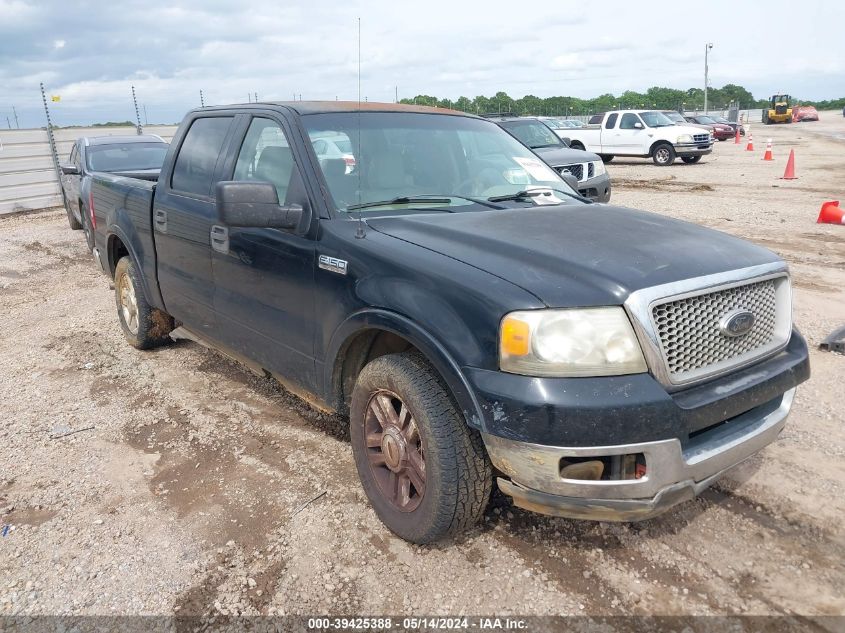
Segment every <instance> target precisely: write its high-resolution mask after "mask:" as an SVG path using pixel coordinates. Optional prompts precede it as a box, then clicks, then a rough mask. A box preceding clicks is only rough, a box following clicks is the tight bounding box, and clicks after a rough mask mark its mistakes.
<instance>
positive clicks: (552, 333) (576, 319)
mask: <svg viewBox="0 0 845 633" xmlns="http://www.w3.org/2000/svg"><path fill="white" fill-rule="evenodd" d="M499 366H500V368H501V370H502V371H506V372H510V373H512V374H522V375H525V376H561V377H562V376H618V375H621V374H637V373H642V372H644V371H647V367H646V364H645V359H644V358H643V353H642V350H641V349H640V344H639V342H638V341H637V337H636V336H635V335H634V329H633V328H632V327H631V322H630V321H629V320H628V315H627V314H625V311H624V310H623V309H622V308H621V307H605V308H572V309H560V310H526V311H521V312H511V313H510V314H507V315H505V318H504V319H502V324H501V328H500V332H499Z"/></svg>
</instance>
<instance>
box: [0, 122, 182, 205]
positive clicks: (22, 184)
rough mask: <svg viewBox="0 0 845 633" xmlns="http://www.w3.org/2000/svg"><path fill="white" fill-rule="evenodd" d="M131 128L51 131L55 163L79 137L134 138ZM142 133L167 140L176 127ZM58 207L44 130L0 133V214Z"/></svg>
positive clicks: (147, 129)
mask: <svg viewBox="0 0 845 633" xmlns="http://www.w3.org/2000/svg"><path fill="white" fill-rule="evenodd" d="M136 133H137V132H136V129H135V128H134V127H74V128H53V136H54V138H55V140H56V151H57V152H58V155H59V162H65V161H66V160H67V157H68V155H69V154H70V150H71V147H72V146H73V142H74V141H75V140H76V139H78V138H79V137H81V136H116V135H134V134H136ZM144 133H145V134H158V135H159V136H161V137H162V138H163V139H164V140H166V141H169V140H170V139H171V138H173V135H174V134H175V133H176V126H174V125H163V126H155V125H153V126H145V127H144ZM61 204H62V193H61V185H60V183H59V181H58V178H57V177H56V170H55V168H54V166H53V158H52V156H51V155H50V142H49V139H48V137H47V130H46V129H38V130H0V215H2V214H5V213H14V212H15V211H24V210H28V209H46V208H49V207H54V206H59V205H61Z"/></svg>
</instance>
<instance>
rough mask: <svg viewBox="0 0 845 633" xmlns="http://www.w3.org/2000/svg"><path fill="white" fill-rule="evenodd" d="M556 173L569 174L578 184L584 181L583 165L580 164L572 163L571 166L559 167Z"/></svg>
mask: <svg viewBox="0 0 845 633" xmlns="http://www.w3.org/2000/svg"><path fill="white" fill-rule="evenodd" d="M557 171H558V173H561V174H564V173H570V174H572V175H573V176H575V177H576V178H577V179H578V182H581V181H582V180H584V165H582V164H581V163H574V164H572V165H561V166H560V167H558V168H557Z"/></svg>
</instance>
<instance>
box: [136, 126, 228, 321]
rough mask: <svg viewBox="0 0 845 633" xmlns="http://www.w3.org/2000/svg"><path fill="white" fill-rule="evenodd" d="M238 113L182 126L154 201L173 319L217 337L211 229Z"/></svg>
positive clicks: (161, 279) (161, 269)
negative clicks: (217, 184) (221, 171)
mask: <svg viewBox="0 0 845 633" xmlns="http://www.w3.org/2000/svg"><path fill="white" fill-rule="evenodd" d="M233 123H234V115H231V114H224V115H219V114H218V115H214V114H213V113H209V114H207V115H206V114H203V113H200V114H198V115H197V116H196V117H195V118H194V119H193V120H192V121H189V122H186V125H185V126H183V127H185V128H186V129H187V131H186V132H185V133H184V134H183V135H182V137H181V139H174V141H175V142H177V143H178V149H177V150H176V153H175V159H174V160H173V161H172V162H171V165H172V167H171V168H170V171H169V172H168V173H166V174H162V175H163V176H164V178H162V179H159V184H158V186H157V188H156V192H155V197H154V199H153V230H154V231H155V246H156V256H157V265H158V283H159V287H160V288H161V295H162V298H163V300H164V305H165V307H166V309H167V311H168V313H170V314H171V315H172V316H173V317H175V318H176V319H177V320H179V321H182V322H183V323H184V324H185V325H186V326H187V327H188V328H189V329H191V330H193V331H195V332H196V333H197V334H200V335H205V336H208V337H210V338H214V337H215V319H214V305H213V304H214V280H213V278H212V273H211V227H212V225H214V224H215V221H216V217H217V213H216V209H215V202H214V184H215V182H216V180H219V178H218V170H219V169H220V166H221V165H222V164H223V162H224V161H223V160H222V158H221V157H222V156H223V148H224V147H225V146H226V143H227V141H228V139H229V136H230V134H231V133H232V129H233V127H234V125H233Z"/></svg>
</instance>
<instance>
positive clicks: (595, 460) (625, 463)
mask: <svg viewBox="0 0 845 633" xmlns="http://www.w3.org/2000/svg"><path fill="white" fill-rule="evenodd" d="M647 473H648V468H647V467H646V461H645V455H644V454H643V453H628V454H626V455H599V456H596V457H564V458H562V459H561V460H560V476H561V478H562V479H574V480H578V481H625V480H633V479H642V478H643V477H645V476H646V474H647Z"/></svg>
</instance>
